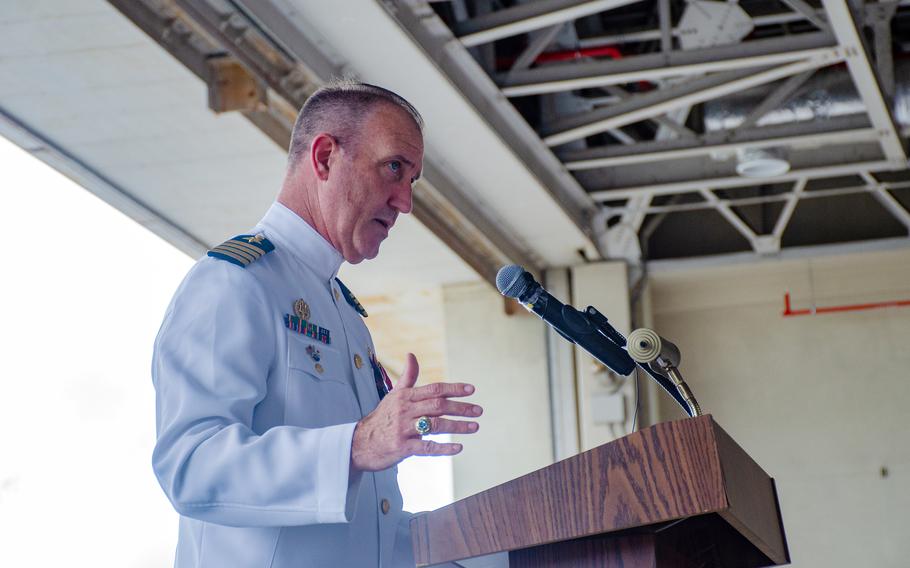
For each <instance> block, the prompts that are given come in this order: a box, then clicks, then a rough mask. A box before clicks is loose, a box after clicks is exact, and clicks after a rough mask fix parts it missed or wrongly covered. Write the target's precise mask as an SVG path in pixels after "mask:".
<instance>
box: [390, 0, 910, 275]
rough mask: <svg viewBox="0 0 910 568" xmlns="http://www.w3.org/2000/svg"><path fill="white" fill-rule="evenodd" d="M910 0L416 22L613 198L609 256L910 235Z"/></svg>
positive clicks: (580, 11)
mask: <svg viewBox="0 0 910 568" xmlns="http://www.w3.org/2000/svg"><path fill="white" fill-rule="evenodd" d="M394 4H395V5H396V6H399V7H400V6H401V5H402V4H403V3H397V2H396V3H394ZM906 4H907V2H866V3H863V2H862V1H858V2H845V1H843V0H823V1H821V2H806V1H803V0H781V1H777V0H742V1H740V2H735V1H734V2H714V1H703V0H690V1H684V0H648V1H630V0H604V1H572V0H539V1H529V2H522V1H513V2H508V1H491V0H463V1H452V2H434V3H432V4H430V5H427V4H422V3H421V4H417V3H409V4H408V5H409V6H410V7H411V11H410V14H413V15H415V16H417V18H415V19H411V18H410V17H409V15H410V14H408V15H402V13H404V12H405V9H404V8H400V10H399V19H400V20H401V21H402V23H403V25H405V26H406V27H408V28H409V29H411V30H412V32H413V35H414V37H415V38H417V39H418V40H419V41H420V42H421V43H422V44H423V45H424V47H425V48H426V49H428V50H430V51H433V50H434V47H433V44H434V43H436V44H438V43H439V42H445V41H446V39H445V36H446V32H448V33H450V34H451V35H452V36H454V37H456V38H457V39H458V41H459V42H460V44H461V46H463V47H464V48H465V49H467V50H468V51H469V52H470V53H471V55H472V57H473V58H474V60H475V61H476V62H477V64H478V67H479V68H481V69H483V71H484V72H485V74H486V75H487V76H488V77H489V79H490V80H491V81H492V82H493V83H495V85H496V86H497V87H498V88H499V90H500V92H501V93H502V94H503V95H504V96H505V97H508V99H509V100H510V102H511V103H512V104H513V105H514V106H515V108H516V109H518V110H519V111H520V112H521V113H522V116H523V117H524V118H525V119H526V120H527V121H528V123H529V124H530V125H531V126H532V127H533V128H534V130H535V132H536V133H537V134H538V135H539V137H540V139H541V140H542V142H543V143H544V144H546V145H547V147H548V148H550V149H551V150H552V151H553V152H554V154H555V155H556V156H557V157H558V158H559V160H560V161H561V162H562V165H563V167H565V168H566V169H567V170H569V171H570V172H571V173H572V175H573V177H574V178H575V179H576V180H577V181H578V182H579V184H580V185H581V186H582V187H583V188H584V190H585V191H586V192H587V193H588V195H589V196H590V197H591V198H592V199H593V200H594V201H595V203H596V205H597V207H598V214H597V215H596V216H595V217H594V218H593V219H592V223H594V224H595V228H594V232H595V234H600V230H601V229H602V227H600V226H597V225H599V224H603V223H606V225H607V227H609V229H608V231H607V232H606V234H605V235H604V237H603V238H602V239H601V241H600V245H601V250H602V252H603V253H604V254H605V255H607V256H611V257H624V258H628V259H631V260H636V259H639V258H642V257H643V258H644V259H645V260H652V259H663V258H685V257H694V256H703V255H713V254H718V253H730V252H741V251H752V252H753V253H755V254H756V255H773V254H775V253H777V252H779V251H780V250H781V248H788V247H802V246H808V245H819V244H829V243H845V242H855V241H864V240H875V239H886V238H906V237H907V235H908V227H910V214H908V212H907V207H908V206H910V183H908V181H910V173H908V171H907V169H906V168H907V152H906V136H907V129H908V126H910V61H908V47H910V44H908V42H910V9H908V7H906ZM429 10H432V12H430V11H429ZM437 22H442V23H443V24H444V27H445V31H441V30H439V26H438V25H437ZM428 29H433V30H434V31H432V32H429V33H428V32H427V31H426V30H428ZM769 168H770V169H769ZM750 174H752V175H750ZM754 174H762V175H760V176H755V175H754Z"/></svg>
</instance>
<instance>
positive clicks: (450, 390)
mask: <svg viewBox="0 0 910 568" xmlns="http://www.w3.org/2000/svg"><path fill="white" fill-rule="evenodd" d="M471 394H474V385H469V384H468V383H433V384H429V385H424V386H422V387H417V388H415V389H414V390H412V391H411V401H412V402H419V401H421V400H429V399H431V398H439V397H442V398H448V397H456V396H468V395H471Z"/></svg>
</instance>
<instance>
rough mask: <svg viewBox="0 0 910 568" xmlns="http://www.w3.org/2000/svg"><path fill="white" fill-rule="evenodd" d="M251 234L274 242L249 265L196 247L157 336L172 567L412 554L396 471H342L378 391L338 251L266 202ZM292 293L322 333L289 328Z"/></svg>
mask: <svg viewBox="0 0 910 568" xmlns="http://www.w3.org/2000/svg"><path fill="white" fill-rule="evenodd" d="M254 234H262V235H264V236H265V237H266V238H267V239H268V240H269V241H270V242H271V243H272V244H274V246H275V250H274V251H272V252H269V253H268V254H264V255H263V256H261V257H260V258H259V259H258V260H256V261H255V262H251V263H250V264H249V265H247V266H246V267H242V266H238V265H235V264H231V263H230V262H226V261H224V260H219V259H216V258H210V257H206V258H203V259H201V260H200V261H199V262H198V263H197V264H196V265H195V266H194V267H193V268H192V270H190V272H189V274H188V275H187V277H186V278H185V280H184V281H183V283H182V284H181V285H180V287H179V289H178V290H177V292H176V294H175V295H174V298H173V300H172V301H171V305H170V306H169V308H168V310H167V313H166V315H165V318H164V323H163V324H162V326H161V330H160V331H159V334H158V338H157V340H156V342H155V350H154V356H153V364H152V379H153V381H154V385H155V389H156V393H157V428H158V441H157V445H156V447H155V451H154V456H153V465H154V470H155V474H156V475H157V477H158V480H159V482H160V483H161V487H162V488H163V489H164V491H165V493H166V494H167V496H168V498H169V499H170V501H171V503H173V505H174V508H175V509H176V510H177V511H178V512H179V513H180V515H181V516H180V533H179V541H178V545H177V558H176V566H177V567H178V568H190V567H193V568H197V567H198V568H201V567H217V568H224V567H234V568H246V567H250V568H253V567H255V568H265V567H275V568H278V567H282V568H283V567H286V566H287V567H290V566H293V567H298V568H309V567H314V568H315V567H319V568H326V567H352V568H355V567H357V568H359V567H375V566H380V567H383V568H386V567H394V568H398V567H400V566H408V567H413V566H414V562H413V559H412V553H411V543H410V536H409V531H408V524H407V520H408V517H409V515H408V514H407V513H403V512H402V503H401V495H400V493H399V491H398V483H397V479H396V474H397V468H391V469H388V470H385V471H380V472H376V473H351V472H350V466H349V464H350V457H351V455H350V454H351V438H352V436H353V432H354V426H355V423H356V422H357V421H358V420H360V419H361V418H362V417H363V416H365V415H366V414H368V413H369V412H370V411H372V410H373V409H374V408H375V407H376V405H377V404H378V403H379V394H378V392H377V387H376V383H375V380H374V376H373V371H372V367H371V364H370V354H371V353H375V350H374V348H373V344H372V341H371V339H370V334H369V332H368V331H367V328H366V325H364V322H363V321H362V318H361V316H360V315H359V314H358V312H357V311H356V310H355V309H354V308H353V307H352V306H351V305H349V303H348V302H347V301H346V299H345V296H344V295H343V294H342V293H341V289H340V287H339V284H338V282H337V281H336V280H335V275H336V274H337V272H338V268H339V267H340V265H341V262H342V257H341V255H340V254H339V253H338V251H337V250H335V248H334V247H332V245H330V244H329V243H328V242H327V241H325V240H324V239H323V238H322V237H321V236H320V235H319V234H318V233H317V232H316V231H315V230H314V229H313V228H312V227H310V226H309V225H308V224H307V223H306V222H304V221H303V220H302V219H301V218H300V217H298V216H297V215H296V214H295V213H293V212H292V211H290V210H289V209H287V208H286V207H284V206H282V205H280V204H278V203H275V204H274V205H272V207H271V209H269V211H268V213H267V214H266V215H265V217H264V218H263V219H262V221H261V222H260V224H259V225H258V226H257V227H256V228H255V230H254ZM298 299H303V300H304V301H305V302H306V303H307V304H308V305H309V310H310V315H309V318H308V321H310V322H311V323H314V324H317V325H318V326H321V327H323V328H326V329H328V330H329V332H330V344H325V343H322V342H320V341H318V340H317V339H314V338H310V337H307V336H306V335H305V334H303V333H299V332H296V331H294V330H292V329H289V328H288V327H287V326H286V324H285V315H286V314H290V315H294V302H295V301H296V300H298ZM317 359H318V360H317Z"/></svg>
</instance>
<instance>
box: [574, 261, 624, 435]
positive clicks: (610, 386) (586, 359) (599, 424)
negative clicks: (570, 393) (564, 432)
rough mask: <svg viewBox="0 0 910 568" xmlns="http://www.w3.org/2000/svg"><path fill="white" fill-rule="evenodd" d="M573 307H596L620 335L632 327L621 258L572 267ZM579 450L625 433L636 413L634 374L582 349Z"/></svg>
mask: <svg viewBox="0 0 910 568" xmlns="http://www.w3.org/2000/svg"><path fill="white" fill-rule="evenodd" d="M572 299H573V305H574V306H575V307H576V308H578V309H580V310H584V309H585V308H586V307H587V306H589V305H590V306H594V307H596V308H597V309H598V310H599V311H600V312H601V313H602V314H604V315H605V316H606V317H607V319H609V320H610V323H611V324H612V325H613V327H615V328H616V329H617V330H618V331H619V332H620V333H622V334H623V335H626V334H628V333H629V331H630V329H629V328H630V323H631V317H630V316H631V314H630V310H629V284H628V275H627V271H626V265H625V263H624V262H599V263H593V264H585V265H582V266H576V267H573V268H572ZM575 368H576V384H577V396H578V414H579V430H580V435H581V436H580V437H581V450H588V449H591V448H593V447H596V446H599V445H601V444H603V443H606V442H609V441H611V440H615V439H616V438H620V437H622V436H624V435H626V434H628V433H629V431H630V428H631V423H632V417H633V415H634V413H635V408H634V404H635V397H634V395H635V380H634V375H633V376H631V377H629V378H625V377H621V376H618V375H616V374H614V373H613V372H611V371H610V370H609V369H607V368H605V367H604V366H603V365H601V364H600V363H598V362H597V361H595V360H594V358H593V357H591V356H590V355H588V354H587V353H586V352H584V351H582V350H581V349H575Z"/></svg>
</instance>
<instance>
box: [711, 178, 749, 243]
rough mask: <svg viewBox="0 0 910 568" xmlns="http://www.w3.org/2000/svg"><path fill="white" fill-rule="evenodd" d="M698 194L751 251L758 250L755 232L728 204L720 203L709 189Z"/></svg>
mask: <svg viewBox="0 0 910 568" xmlns="http://www.w3.org/2000/svg"><path fill="white" fill-rule="evenodd" d="M699 193H701V195H702V197H704V198H705V201H706V202H707V203H708V204H709V205H711V206H713V207H714V209H716V210H717V212H718V213H720V215H721V216H722V217H723V218H724V219H726V220H727V222H728V223H730V224H731V225H733V228H734V229H736V230H737V231H738V232H739V234H741V235H742V236H743V237H745V238H746V240H747V241H749V246H751V247H752V250H755V251H758V250H759V245H758V235H756V234H755V231H753V230H752V228H751V227H750V226H749V225H747V224H746V222H745V221H743V220H742V219H741V218H740V217H739V215H737V214H736V213H735V212H734V211H733V209H732V208H731V207H730V205H729V204H727V203H722V202H721V200H720V198H718V197H717V195H715V194H714V192H713V191H711V190H710V189H705V188H701V189H700V190H699Z"/></svg>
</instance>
